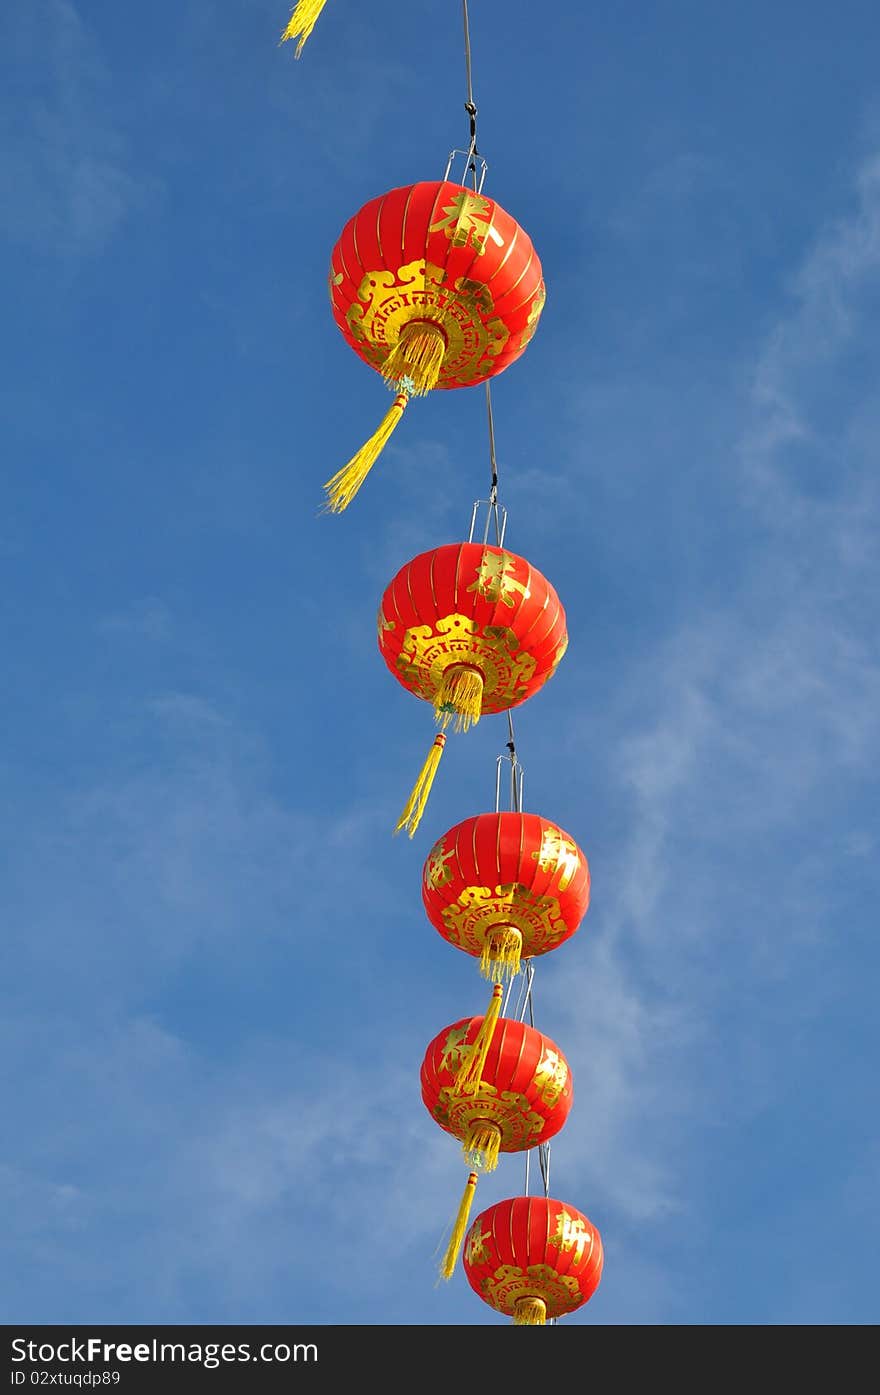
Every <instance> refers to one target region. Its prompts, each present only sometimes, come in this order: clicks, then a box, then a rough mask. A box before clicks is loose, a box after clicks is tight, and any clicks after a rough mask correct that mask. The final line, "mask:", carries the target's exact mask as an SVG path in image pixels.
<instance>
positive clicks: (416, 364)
mask: <svg viewBox="0 0 880 1395" xmlns="http://www.w3.org/2000/svg"><path fill="white" fill-rule="evenodd" d="M445 357H446V335H445V334H444V333H443V330H442V329H441V328H440V326H439V325H435V324H431V322H430V321H429V320H411V321H410V323H409V324H407V325H404V326H403V329H402V330H401V331H400V337H399V339H398V340H397V343H396V344H395V345H394V348H393V349H392V350H391V353H390V354H389V355H388V357H387V358H386V360H385V362H384V364H383V365H382V377H383V378H384V379H385V380H386V382H389V383H397V382H398V381H399V380H400V379H401V378H407V379H409V381H410V382H411V383H412V388H411V391H412V394H413V396H414V397H424V396H425V394H426V393H428V392H430V391H431V389H432V388H434V387H436V386H437V382H438V380H439V378H440V369H441V368H442V367H443V360H444V358H445Z"/></svg>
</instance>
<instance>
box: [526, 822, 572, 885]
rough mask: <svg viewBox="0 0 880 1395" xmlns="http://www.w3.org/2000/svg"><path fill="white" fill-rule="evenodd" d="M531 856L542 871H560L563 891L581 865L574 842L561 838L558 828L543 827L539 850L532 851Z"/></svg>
mask: <svg viewBox="0 0 880 1395" xmlns="http://www.w3.org/2000/svg"><path fill="white" fill-rule="evenodd" d="M532 857H533V858H535V859H536V860H537V863H538V866H539V867H540V869H541V871H542V872H558V871H560V870H561V871H562V876H561V877H560V878H559V890H560V891H565V890H566V889H567V888H568V887H569V886H570V885H571V881H572V878H573V877H574V874H575V872H576V871H577V870H578V868H579V867H580V865H581V860H580V857H579V856H578V850H577V848H576V847H575V845H574V843H569V841H568V840H567V839H566V838H563V836H562V834H561V833H560V832H559V829H558V828H545V829H544V840H543V842H542V843H541V850H540V852H533V853H532Z"/></svg>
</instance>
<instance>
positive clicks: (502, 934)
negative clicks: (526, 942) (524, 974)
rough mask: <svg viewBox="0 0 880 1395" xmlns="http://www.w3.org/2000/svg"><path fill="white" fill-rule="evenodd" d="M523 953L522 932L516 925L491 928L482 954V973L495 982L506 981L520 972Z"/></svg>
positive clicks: (484, 976)
mask: <svg viewBox="0 0 880 1395" xmlns="http://www.w3.org/2000/svg"><path fill="white" fill-rule="evenodd" d="M521 954H522V934H521V933H520V931H519V930H517V928H516V926H514V925H502V926H500V927H499V928H498V929H497V930H490V931H489V933H488V935H487V936H486V938H485V940H484V941H483V952H482V954H481V955H480V973H481V974H482V975H483V978H491V979H492V980H493V982H494V981H495V980H496V979H499V978H500V979H501V980H502V982H506V981H507V980H508V979H511V978H515V977H516V975H517V974H518V973H519V968H520V956H521Z"/></svg>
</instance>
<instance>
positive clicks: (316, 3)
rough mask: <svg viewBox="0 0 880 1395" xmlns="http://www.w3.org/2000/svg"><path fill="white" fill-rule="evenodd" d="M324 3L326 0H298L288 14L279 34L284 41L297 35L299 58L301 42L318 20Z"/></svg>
mask: <svg viewBox="0 0 880 1395" xmlns="http://www.w3.org/2000/svg"><path fill="white" fill-rule="evenodd" d="M326 3H327V0H299V3H298V4H297V6H296V9H295V10H294V12H293V14H292V15H291V16H290V20H289V22H288V25H287V28H286V29H285V31H284V33H283V34H282V35H281V42H282V43H284V42H285V40H286V39H295V38H297V37H299V43H298V44H297V46H296V57H297V58H299V56H300V54H301V53H302V51H303V44H304V43H305V41H306V39H307V38H308V37H309V35H310V34H311V32H312V30H313V29H314V27H315V25H316V23H317V22H318V18H319V16H320V14H321V11H322V10H323V8H324V6H325V5H326Z"/></svg>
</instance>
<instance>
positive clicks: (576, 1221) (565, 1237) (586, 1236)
mask: <svg viewBox="0 0 880 1395" xmlns="http://www.w3.org/2000/svg"><path fill="white" fill-rule="evenodd" d="M588 1242H589V1244H590V1247H591V1248H592V1244H593V1237H592V1234H591V1233H590V1231H589V1230H587V1229H586V1227H585V1225H584V1222H583V1220H582V1219H581V1217H580V1216H578V1217H577V1218H575V1217H574V1216H572V1215H570V1214H569V1213H568V1211H566V1209H565V1207H564V1206H563V1208H562V1210H561V1211H560V1213H559V1216H558V1218H557V1221H556V1230H555V1232H554V1234H553V1244H554V1245H556V1246H557V1247H558V1248H559V1249H560V1250H574V1252H575V1256H574V1262H575V1264H580V1262H581V1260H582V1259H583V1257H584V1250H585V1249H586V1247H587V1243H588Z"/></svg>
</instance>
